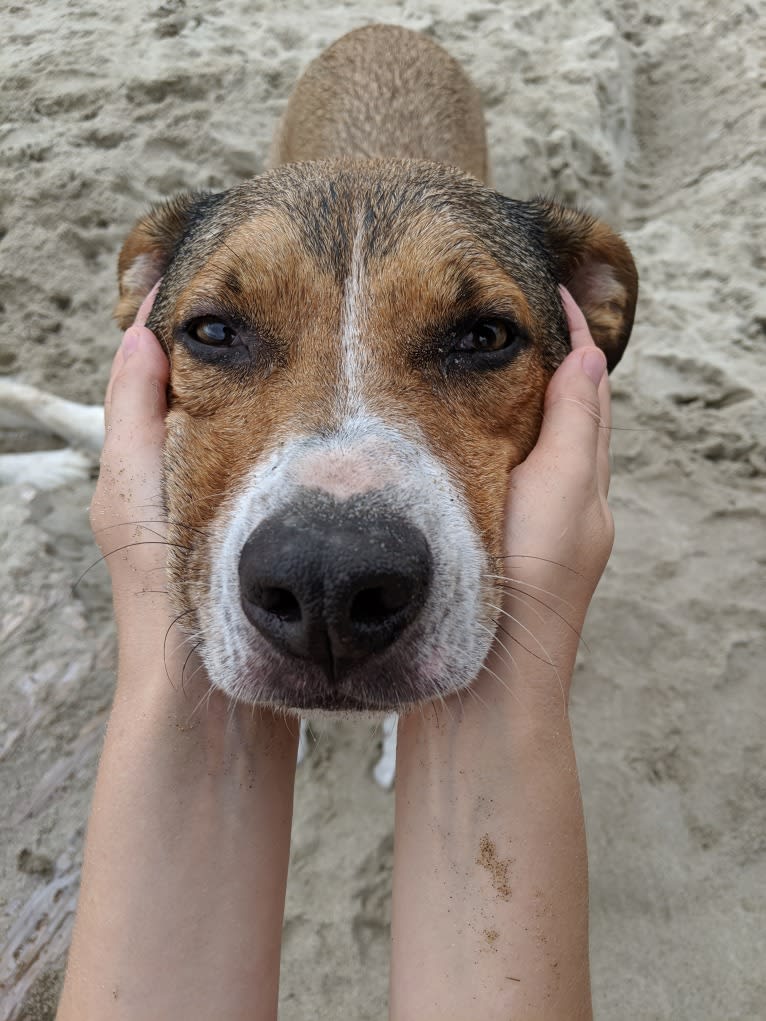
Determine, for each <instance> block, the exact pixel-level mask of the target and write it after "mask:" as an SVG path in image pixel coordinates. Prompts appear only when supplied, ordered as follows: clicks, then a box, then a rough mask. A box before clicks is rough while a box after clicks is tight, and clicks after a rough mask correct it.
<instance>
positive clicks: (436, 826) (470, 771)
mask: <svg viewBox="0 0 766 1021" xmlns="http://www.w3.org/2000/svg"><path fill="white" fill-rule="evenodd" d="M524 659H525V664H524V665H525V667H526V672H525V684H524V686H523V688H522V686H520V685H516V687H518V688H519V689H520V693H519V694H518V697H517V698H512V697H509V694H508V692H507V691H505V690H503V689H501V687H500V685H499V684H495V685H494V686H493V685H492V684H491V683H490V681H489V680H488V679H487V678H484V679H483V680H481V679H480V681H479V682H478V689H477V695H479V697H480V698H481V700H482V701H481V702H480V701H478V699H476V698H473V697H472V696H471V695H470V694H468V693H466V694H465V695H464V696H463V697H462V709H461V706H460V704H459V703H457V702H453V703H451V704H450V705H449V709H447V708H446V707H444V706H439V705H438V704H437V705H436V706H435V707H433V708H432V707H429V708H428V709H427V710H426V711H425V713H424V715H422V716H421V714H420V713H417V712H416V713H413V714H411V715H409V716H407V717H406V718H404V719H402V720H401V722H400V727H399V757H398V762H397V814H396V849H395V861H396V863H397V864H396V866H395V873H394V875H395V878H394V905H393V922H392V939H393V943H392V975H391V1018H392V1019H394V1021H414V1019H418V1021H431V1019H433V1021H436V1019H439V1021H450V1019H455V1021H457V1019H461V1021H464V1019H465V1018H468V1017H481V1018H482V1021H493V1019H495V1018H497V1019H502V1021H509V1019H512V1021H526V1019H534V1021H543V1019H556V1021H558V1019H561V1021H564V1019H566V1021H576V1019H588V1018H590V1017H591V1006H590V985H589V969H588V876H587V857H586V847H585V831H584V824H583V815H582V804H581V800H580V789H579V781H578V777H577V769H576V764H575V756H574V748H573V744H572V735H571V730H570V726H569V722H568V719H567V718H566V715H565V711H564V702H563V699H562V700H560V701H558V702H556V701H555V700H554V701H552V702H551V704H550V705H549V706H545V700H542V701H538V699H537V698H536V697H531V698H526V699H525V698H523V697H522V696H523V691H526V692H527V694H532V691H533V689H534V687H535V684H536V678H535V676H534V673H535V671H537V670H542V671H545V670H547V669H549V668H546V667H542V666H541V664H540V662H539V660H535V659H534V657H530V656H525V657H524ZM550 680H551V679H550V677H549V676H547V677H545V681H546V685H547V686H550ZM501 694H502V697H501ZM400 863H404V867H402V864H400Z"/></svg>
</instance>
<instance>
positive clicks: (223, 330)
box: [186, 316, 237, 347]
mask: <svg viewBox="0 0 766 1021" xmlns="http://www.w3.org/2000/svg"><path fill="white" fill-rule="evenodd" d="M186 333H187V334H188V335H189V336H190V337H191V338H192V340H196V341H198V342H199V343H200V344H207V345H209V346H210V347H231V346H232V344H234V342H235V341H236V339H237V331H236V330H235V329H234V328H233V327H231V326H229V324H228V323H224V322H222V321H221V320H220V319H214V318H213V317H212V316H204V317H203V318H202V319H194V320H193V321H192V322H191V323H189V325H188V326H187V327H186Z"/></svg>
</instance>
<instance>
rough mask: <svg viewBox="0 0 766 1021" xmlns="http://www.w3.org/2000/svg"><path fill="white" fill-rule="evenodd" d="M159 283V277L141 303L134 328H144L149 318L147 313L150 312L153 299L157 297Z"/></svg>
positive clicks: (160, 281) (160, 280)
mask: <svg viewBox="0 0 766 1021" xmlns="http://www.w3.org/2000/svg"><path fill="white" fill-rule="evenodd" d="M161 283H162V277H160V279H159V280H158V281H157V283H156V284H155V285H154V287H153V288H152V289H151V291H149V293H148V294H147V296H146V297H145V298H144V300H143V301H142V302H141V305H140V306H139V309H138V312H136V321H135V323H134V325H135V326H146V320H147V319H148V318H149V313H150V312H151V310H152V305H153V304H154V299H155V298H156V297H157V291H159V289H160V284H161Z"/></svg>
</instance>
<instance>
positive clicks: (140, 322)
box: [104, 277, 162, 422]
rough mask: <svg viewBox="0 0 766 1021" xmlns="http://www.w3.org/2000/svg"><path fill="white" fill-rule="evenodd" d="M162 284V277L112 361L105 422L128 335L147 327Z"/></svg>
mask: <svg viewBox="0 0 766 1021" xmlns="http://www.w3.org/2000/svg"><path fill="white" fill-rule="evenodd" d="M161 283H162V277H160V279H159V280H158V281H157V283H156V284H155V285H154V287H153V288H152V289H151V291H149V293H148V294H147V296H146V297H145V298H144V300H143V301H142V302H141V305H140V306H139V309H138V312H136V318H135V322H134V323H133V326H131V327H130V328H129V329H128V330H126V332H125V333H124V334H123V337H122V343H121V344H120V346H119V347H118V348H117V351H116V352H115V355H114V358H113V359H112V367H111V370H110V372H109V382H108V383H107V385H106V396H105V397H104V421H105V422H106V421H107V420H108V416H109V405H110V403H111V399H112V384H113V382H114V377H115V376H116V375H117V373H118V372H119V370H120V368H121V366H122V363H123V360H124V351H123V345H124V343H125V338H126V336H127V334H128V333H130V331H131V330H132V329H133V327H134V326H146V320H147V319H148V318H149V313H150V312H151V310H152V306H153V305H154V299H155V298H156V297H157V291H158V290H159V289H160V284H161Z"/></svg>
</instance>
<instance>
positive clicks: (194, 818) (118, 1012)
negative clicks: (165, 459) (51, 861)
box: [57, 295, 298, 1021]
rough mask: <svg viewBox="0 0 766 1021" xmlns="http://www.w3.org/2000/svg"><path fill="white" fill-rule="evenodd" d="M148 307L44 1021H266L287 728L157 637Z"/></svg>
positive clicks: (119, 439)
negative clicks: (96, 715)
mask: <svg viewBox="0 0 766 1021" xmlns="http://www.w3.org/2000/svg"><path fill="white" fill-rule="evenodd" d="M151 298H153V295H151V296H150V299H151ZM149 306H150V301H147V303H145V307H143V308H142V310H141V312H140V313H139V318H138V320H137V322H138V324H139V325H138V326H136V327H133V328H131V329H130V330H128V331H127V333H126V334H125V338H124V340H123V344H122V346H121V348H120V350H119V351H118V353H117V355H116V356H115V360H114V365H113V368H112V375H111V379H110V383H109V389H108V391H107V398H106V403H105V414H106V422H107V434H106V442H105V446H104V453H103V456H102V462H101V473H100V476H99V482H98V486H97V488H96V494H95V496H94V499H93V503H92V506H91V523H92V526H93V530H94V534H95V536H96V539H97V541H98V543H99V545H100V547H101V550H102V552H103V553H104V554H105V555H106V562H107V564H108V565H109V570H110V572H111V579H112V590H113V597H114V612H115V617H116V621H117V632H118V641H119V665H118V676H117V688H116V692H115V697H114V704H113V707H112V711H111V715H110V718H109V724H108V728H107V733H106V738H105V741H104V748H103V752H102V755H101V761H100V763H99V769H98V777H97V782H96V788H95V792H94V796H93V805H92V808H91V816H90V822H89V825H88V838H87V844H86V849H85V860H84V865H83V878H82V887H81V892H80V900H79V905H78V911H77V919H76V924H75V930H74V936H73V941H72V947H71V951H70V957H69V964H68V968H67V975H66V979H65V983H64V990H63V993H62V997H61V1001H60V1005H59V1011H58V1015H57V1017H58V1021H106V1019H110V1021H111V1019H131V1021H133V1019H135V1021H138V1019H140V1021H160V1019H161V1021H168V1019H169V1018H183V1019H184V1021H197V1019H199V1021H203V1019H204V1021H210V1019H211V1018H221V1019H222V1021H223V1019H225V1021H239V1019H242V1021H245V1019H247V1021H267V1019H268V1021H271V1019H273V1018H275V1017H276V1016H277V994H278V985H279V953H280V942H281V933H282V917H283V912H284V893H285V884H286V879H287V863H288V855H289V847H290V826H291V822H292V803H293V782H294V775H295V757H296V749H297V736H298V726H297V722H295V721H293V722H292V723H287V722H286V721H285V720H284V718H277V717H275V716H274V715H272V714H271V713H269V712H268V711H265V710H256V711H253V710H252V709H251V707H250V706H234V705H232V704H230V702H229V700H228V699H227V698H226V696H225V695H223V693H221V692H219V691H217V690H215V689H212V688H211V686H210V684H209V682H208V679H207V677H206V676H205V674H204V670H203V669H202V667H201V665H200V663H199V662H198V661H197V659H196V657H195V656H194V655H193V654H192V656H191V658H189V660H188V662H187V656H188V655H189V647H188V644H187V643H185V642H183V641H182V640H180V638H179V633H178V631H177V629H176V628H174V627H171V628H170V631H168V628H169V627H170V625H171V623H172V621H173V619H174V616H175V615H174V614H173V612H172V610H171V607H170V605H169V602H168V599H167V596H166V594H165V591H164V590H165V550H166V547H165V546H164V545H163V543H162V536H163V534H164V531H165V529H164V526H163V524H162V521H161V518H162V513H161V507H160V496H159V479H160V455H161V450H162V441H163V438H164V416H165V412H166V406H165V385H166V383H167V377H168V365H167V361H166V359H165V356H164V354H163V353H162V350H161V348H160V346H159V344H158V343H157V341H156V340H155V339H154V336H153V334H151V333H150V332H149V331H148V330H146V329H145V328H143V325H142V324H143V322H145V318H146V315H147V313H148V307H149ZM134 341H135V344H136V346H135V347H133V348H132V349H131V344H132V343H133V342H134ZM137 522H145V523H144V524H137ZM144 540H145V541H146V542H147V544H146V545H130V546H129V547H128V548H127V549H120V548H121V547H122V546H124V545H126V544H129V543H131V544H132V543H136V542H142V541H144ZM117 550H119V552H112V551H117ZM166 635H167V641H166ZM182 674H183V683H181V678H182Z"/></svg>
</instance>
